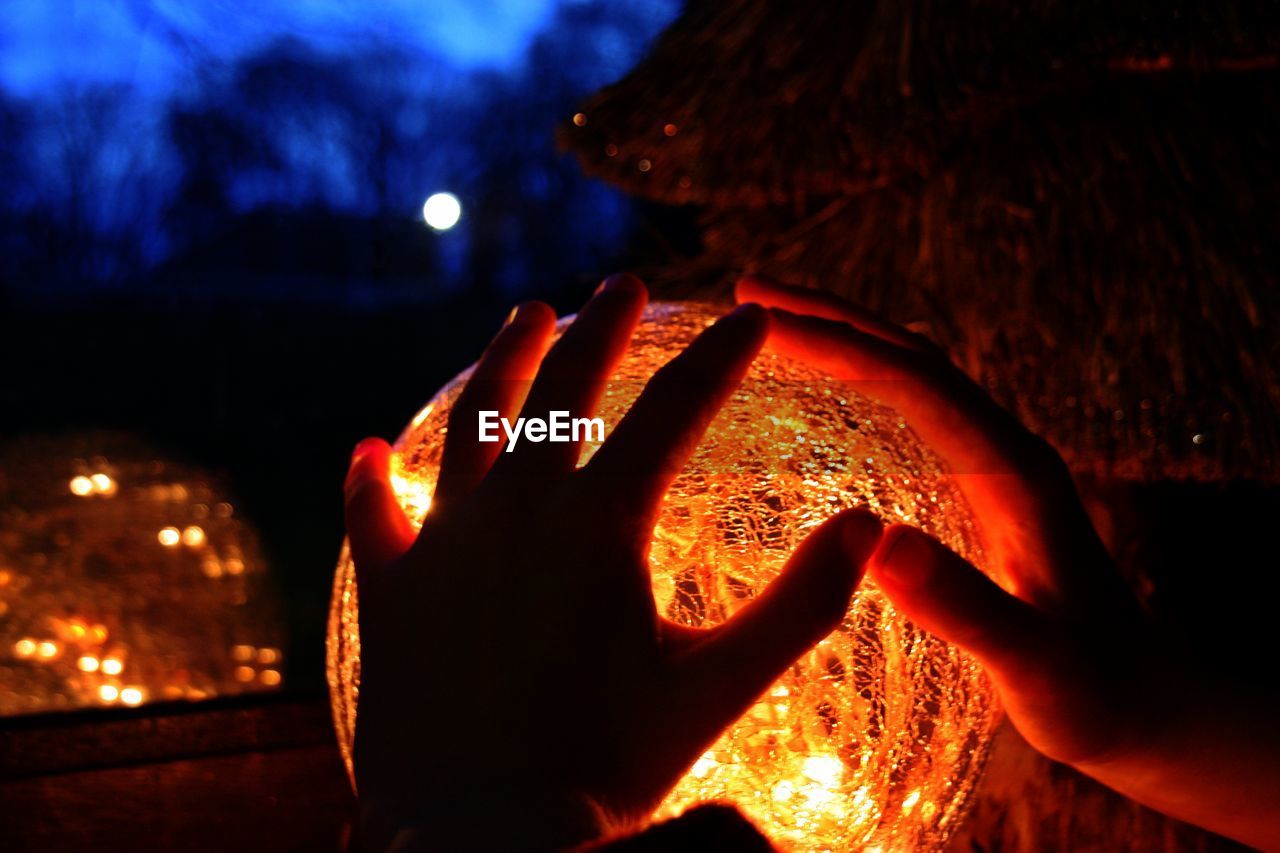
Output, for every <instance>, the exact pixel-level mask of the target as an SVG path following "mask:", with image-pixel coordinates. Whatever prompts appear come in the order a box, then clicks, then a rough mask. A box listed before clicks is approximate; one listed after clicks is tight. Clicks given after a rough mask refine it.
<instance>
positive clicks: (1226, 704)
mask: <svg viewBox="0 0 1280 853" xmlns="http://www.w3.org/2000/svg"><path fill="white" fill-rule="evenodd" d="M737 295H738V299H739V301H742V302H744V303H745V302H753V303H759V304H761V305H765V306H769V307H771V308H772V311H771V313H772V314H773V323H772V332H771V336H770V340H769V344H770V346H771V347H772V348H773V349H775V350H777V351H779V352H781V353H784V354H786V355H790V356H794V357H796V358H800V359H803V360H805V361H807V362H809V363H810V364H813V365H815V366H818V367H821V368H823V369H825V370H827V371H829V372H830V373H832V374H834V375H836V376H838V377H840V378H843V379H847V380H850V381H851V382H853V383H855V385H856V386H857V387H858V388H859V390H861V391H863V392H864V393H866V394H867V395H868V396H871V397H873V398H875V399H877V400H879V401H880V402H882V403H884V404H885V405H888V406H890V407H892V408H894V409H896V410H897V411H898V412H899V413H901V414H902V416H903V417H904V419H905V420H906V421H907V423H908V424H909V425H910V426H911V427H912V429H914V430H915V432H916V433H917V434H918V435H919V436H920V438H921V439H922V440H923V441H924V442H925V443H926V444H928V445H930V446H931V447H932V448H933V449H934V450H935V452H937V453H938V454H939V455H940V456H941V457H942V458H943V459H944V461H946V462H947V463H948V464H949V466H950V467H951V469H952V471H953V472H954V478H955V482H956V483H957V484H958V486H959V487H960V489H961V490H962V491H963V493H964V495H965V497H966V498H967V499H968V501H969V503H970V505H971V507H972V509H973V511H974V513H975V515H976V516H977V518H978V519H979V520H980V522H981V525H982V531H983V538H984V544H985V551H986V555H987V559H988V568H989V570H990V572H991V575H992V576H993V577H994V578H995V581H993V580H991V579H989V578H988V577H987V575H984V574H983V573H982V572H980V571H979V570H978V569H976V568H974V567H973V566H971V565H970V564H969V563H967V562H966V561H965V560H963V559H962V558H960V557H959V556H957V555H956V554H954V553H953V552H951V551H950V550H948V549H947V548H946V547H945V546H943V545H942V544H940V543H939V542H937V541H936V540H934V539H932V538H930V537H929V536H927V535H925V534H924V533H922V532H920V531H918V530H916V529H914V528H911V527H907V526H903V525H894V526H892V527H890V528H888V529H887V530H886V531H885V532H884V535H883V537H882V541H881V543H880V545H879V547H878V548H877V550H876V553H875V554H874V555H873V556H872V559H871V564H870V566H869V572H870V574H871V576H872V577H873V578H874V579H875V581H876V583H877V584H879V585H880V587H881V588H882V589H883V590H884V591H885V593H886V594H888V595H889V596H890V597H891V598H892V599H893V601H894V603H895V604H896V605H897V606H898V607H899V609H901V610H902V611H903V612H904V613H905V614H906V615H907V616H908V617H909V618H910V619H912V620H913V621H915V622H916V623H917V624H918V625H920V626H921V627H923V628H924V629H926V630H928V631H931V632H933V633H934V634H937V635H938V636H940V637H942V638H943V639H946V640H948V641H950V642H953V643H955V644H956V645H959V646H961V647H963V648H965V649H967V650H969V651H970V652H972V653H973V654H974V655H975V656H976V657H977V658H978V659H979V660H980V661H981V662H982V664H983V665H984V667H985V668H986V670H987V673H988V674H989V675H990V677H991V679H992V681H993V682H994V683H995V686H996V689H997V690H998V691H999V693H1000V697H1001V700H1002V702H1003V704H1004V707H1005V709H1006V710H1007V712H1008V715H1009V718H1010V719H1011V721H1012V722H1013V724H1014V725H1015V726H1016V727H1017V728H1018V730H1019V732H1021V733H1022V735H1023V736H1024V737H1025V738H1026V739H1027V741H1028V742H1030V743H1031V744H1032V746H1034V747H1036V748H1037V749H1039V750H1040V751H1041V752H1043V753H1044V754H1046V755H1048V756H1049V757H1050V758H1053V759H1056V760H1058V761H1062V762H1065V763H1068V764H1072V765H1074V766H1075V767H1077V768H1078V769H1080V770H1081V771H1083V772H1085V773H1087V774H1089V775H1090V776H1093V777H1095V778H1096V779H1098V780H1099V781H1101V782H1103V783H1104V784H1107V785H1109V786H1111V787H1113V788H1116V789H1117V790H1119V791H1121V792H1122V793H1125V794H1127V795H1129V796H1131V797H1133V798H1134V799H1137V800H1139V801H1140V802H1143V803H1145V804H1147V805H1149V806H1152V807H1153V808H1156V809H1159V810H1162V811H1165V812H1167V813H1169V814H1171V815H1173V816H1175V817H1179V818H1182V819H1184V820H1188V821H1191V822H1193V823H1198V824H1200V825H1202V826H1206V827H1208V828H1209V829H1213V830H1215V831H1217V832H1220V833H1223V834H1226V835H1231V836H1234V837H1236V838H1239V839H1241V840H1244V841H1246V842H1248V843H1252V844H1259V845H1262V846H1264V847H1280V826H1278V825H1277V823H1278V822H1277V820H1276V819H1275V817H1274V815H1276V814H1280V743H1278V742H1277V737H1276V734H1275V725H1274V710H1269V709H1266V708H1265V707H1263V703H1262V702H1260V701H1259V700H1258V699H1256V698H1255V697H1250V696H1247V695H1244V694H1243V693H1242V692H1239V691H1238V690H1237V689H1236V688H1234V687H1232V686H1230V685H1227V684H1225V683H1222V682H1221V681H1219V680H1217V679H1216V678H1215V676H1214V674H1213V673H1211V672H1209V671H1207V670H1205V669H1197V668H1196V666H1195V665H1194V664H1193V663H1192V661H1193V658H1192V656H1191V655H1190V654H1189V653H1187V652H1186V651H1185V650H1182V649H1180V648H1179V647H1178V645H1177V644H1176V642H1175V641H1174V640H1173V638H1171V637H1167V636H1162V635H1161V633H1160V632H1159V631H1158V630H1157V629H1156V628H1155V627H1154V625H1153V624H1152V623H1151V622H1150V621H1149V620H1148V618H1147V617H1146V615H1145V614H1144V612H1143V611H1142V610H1141V608H1140V607H1139V606H1138V604H1137V602H1136V600H1135V599H1134V597H1133V595H1132V593H1131V592H1130V590H1129V589H1128V588H1127V587H1126V585H1125V584H1124V583H1123V581H1122V580H1121V578H1120V576H1119V574H1118V572H1117V571H1116V569H1115V566H1114V565H1113V563H1112V560H1111V557H1110V555H1109V554H1108V553H1107V551H1106V549H1105V548H1104V547H1103V545H1102V543H1101V541H1100V540H1099V538H1098V536H1097V534H1096V532H1095V531H1094V528H1093V526H1092V524H1091V523H1090V521H1089V519H1088V516H1087V514H1086V513H1085V511H1084V509H1083V507H1082V506H1081V503H1080V501H1079V499H1078V497H1077V495H1076V492H1075V487H1074V484H1073V483H1072V480H1071V477H1070V474H1069V472H1068V470H1067V468H1066V465H1065V464H1064V463H1063V462H1062V460H1061V458H1060V457H1059V456H1058V454H1057V453H1056V452H1055V451H1054V450H1053V449H1052V447H1050V445H1049V444H1048V443H1046V442H1045V441H1043V440H1041V439H1040V438H1038V437H1037V436H1035V435H1033V434H1032V433H1030V432H1029V431H1027V430H1026V429H1025V428H1024V427H1023V426H1022V425H1021V424H1020V423H1019V422H1018V421H1017V420H1016V419H1015V418H1014V417H1013V416H1012V415H1010V414H1009V413H1008V412H1006V411H1004V410H1003V409H1001V408H1000V407H999V406H998V405H996V404H995V403H994V402H993V401H992V400H991V399H990V397H988V396H987V394H986V393H985V392H984V391H983V390H982V389H981V388H980V387H979V386H978V385H976V384H975V383H974V382H973V381H972V380H970V379H969V378H968V377H967V376H966V375H965V374H964V373H963V372H962V371H960V370H959V369H958V368H956V367H955V366H953V365H952V364H951V362H950V361H949V360H948V359H947V358H946V356H945V355H944V354H943V353H942V352H941V351H940V350H938V349H937V348H936V347H935V346H934V345H933V344H931V343H930V342H929V341H927V340H926V339H924V338H923V337H921V336H919V335H915V334H912V333H911V332H909V331H907V330H905V329H902V328H900V327H897V326H893V325H891V324H888V323H886V322H884V321H882V320H880V319H878V318H876V317H874V316H872V315H870V314H868V313H867V312H864V311H862V310H860V309H858V308H856V307H854V306H852V305H849V304H848V303H845V302H843V301H841V300H838V299H836V298H834V297H831V296H828V295H825V294H821V293H818V292H815V291H812V290H805V289H800V288H793V287H786V286H782V285H778V284H774V283H771V282H767V281H764V280H762V279H758V278H744V279H743V280H741V281H739V282H738V286H737Z"/></svg>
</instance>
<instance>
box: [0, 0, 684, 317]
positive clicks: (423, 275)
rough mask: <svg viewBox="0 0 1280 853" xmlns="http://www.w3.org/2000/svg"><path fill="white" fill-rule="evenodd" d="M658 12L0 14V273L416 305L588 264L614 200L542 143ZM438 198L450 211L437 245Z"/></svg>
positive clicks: (160, 2)
mask: <svg viewBox="0 0 1280 853" xmlns="http://www.w3.org/2000/svg"><path fill="white" fill-rule="evenodd" d="M678 8H679V0H646V1H645V2H641V0H634V2H611V0H378V2H358V3H357V2H351V0H205V2H179V0H115V2H110V0H4V2H3V3H2V4H0V181H3V186H0V280H7V281H8V282H10V284H9V285H8V286H9V287H10V288H12V289H13V290H14V292H17V293H23V294H27V295H31V294H44V295H52V294H56V293H57V292H58V291H59V290H63V291H76V290H83V289H86V288H87V289H98V290H102V289H104V288H105V289H109V290H115V291H130V290H133V291H138V290H145V289H146V288H148V287H150V288H153V289H154V288H158V287H164V288H165V289H166V292H170V291H171V290H172V287H171V283H172V281H173V280H175V279H180V280H181V281H184V282H189V281H194V280H198V279H199V278H200V275H194V274H193V273H201V274H204V273H207V275H206V276H205V277H207V278H210V279H215V278H216V279H217V280H218V281H219V282H224V283H220V284H218V285H217V287H218V288H219V289H220V290H221V291H223V293H222V294H221V295H222V296H225V297H227V298H235V299H241V298H255V297H256V296H260V295H263V294H270V293H271V292H273V291H279V292H283V291H284V290H285V289H287V288H288V287H290V286H293V285H289V284H288V282H296V281H299V280H302V279H305V278H308V277H311V278H314V277H315V276H316V275H324V276H327V277H328V280H330V282H331V283H330V285H328V288H327V289H324V288H309V289H308V290H307V291H306V292H307V294H308V296H309V297H310V296H311V295H312V294H315V293H324V294H328V296H327V297H326V298H335V299H351V298H357V297H353V296H351V294H353V293H359V294H365V295H367V294H368V293H369V292H372V291H378V292H384V293H387V292H393V291H394V292H395V293H396V294H399V295H398V296H397V297H396V298H403V295H404V294H405V293H418V294H427V295H424V296H423V297H422V298H434V297H432V296H430V295H429V294H435V295H440V294H446V293H450V292H457V291H458V290H459V289H460V288H481V289H483V290H486V291H491V292H501V293H506V294H510V295H520V293H521V292H522V291H523V292H527V291H530V290H532V289H534V288H536V287H537V286H539V285H538V282H539V281H544V280H549V279H554V278H555V277H557V276H558V277H560V278H564V277H565V276H568V275H570V274H572V273H574V272H581V271H583V270H589V269H593V268H594V267H595V266H596V265H597V264H600V263H602V262H603V259H605V258H608V257H611V256H614V255H616V254H617V253H618V252H620V251H622V250H623V248H624V246H625V244H626V241H627V239H628V234H629V233H630V222H631V218H630V217H631V209H632V208H631V203H630V201H629V200H627V199H626V198H624V197H623V196H622V195H621V194H620V193H618V192H616V191H615V190H613V189H612V188H610V187H606V186H604V185H602V184H599V183H597V182H593V181H588V180H586V179H585V178H583V177H582V176H581V174H580V172H579V171H578V169H577V166H576V164H574V163H573V162H572V160H571V158H566V157H563V156H561V155H560V154H559V153H558V152H557V151H556V149H555V145H554V140H553V129H554V127H555V125H556V124H557V123H558V122H561V121H563V120H565V119H566V118H567V117H568V115H570V114H571V113H572V111H573V108H574V107H575V106H576V105H577V104H578V103H580V102H581V100H582V98H584V97H585V96H587V95H588V94H590V93H591V92H592V91H594V90H596V89H598V88H599V87H600V86H602V85H605V84H607V83H609V82H612V81H613V80H616V79H617V78H619V77H620V76H622V75H623V74H625V73H626V71H627V70H628V69H629V68H631V67H632V66H633V65H634V64H635V63H636V62H637V61H638V60H639V58H640V57H641V56H643V54H644V51H645V50H646V49H647V46H648V44H649V43H650V42H651V41H652V39H653V38H654V37H655V36H656V35H657V34H658V33H659V32H660V31H661V29H662V28H663V27H664V26H665V25H666V24H667V23H668V22H670V20H671V19H672V18H673V17H674V16H675V14H676V13H677V12H678ZM440 191H448V192H451V193H454V194H456V195H457V197H458V198H459V199H460V200H461V203H462V210H463V213H462V219H461V220H460V221H459V223H458V225H457V227H455V228H453V229H450V230H449V231H448V232H447V233H431V232H429V229H426V228H425V226H424V224H423V222H422V213H421V211H422V205H423V202H424V200H425V199H426V198H427V197H428V196H430V195H431V194H433V193H435V192H440ZM415 221H416V223H417V226H419V227H418V228H417V230H413V229H412V228H411V227H410V224H411V223H412V222H415ZM335 235H337V237H340V238H341V239H342V240H344V241H346V242H344V243H343V244H342V248H341V250H340V251H339V250H338V249H334V248H333V247H334V246H335V243H336V237H335ZM316 247H322V248H325V249H328V250H330V254H329V255H328V256H326V257H327V260H325V261H323V262H321V261H319V260H315V258H316V257H317V253H316V252H315V251H313V250H314V249H315V248H316ZM495 258H497V259H498V260H496V261H495V260H493V259H495ZM228 259H230V260H228ZM290 259H293V260H290ZM233 261H234V263H238V264H241V266H239V267H235V268H234V269H228V268H226V264H229V263H232V262H233ZM308 263H310V264H311V266H307V264H308ZM218 264H222V265H223V266H221V267H217V265H218ZM291 264H293V266H291ZM214 267H217V268H216V269H215V268H214ZM241 273H244V274H243V275H242V274H241ZM162 282H163V283H162ZM225 282H232V283H229V284H228V283H225ZM243 282H251V284H245V283H243ZM371 282H372V283H371ZM388 282H391V283H390V284H389V283H388ZM476 282H480V283H479V284H476ZM192 286H193V287H196V286H197V285H192ZM3 287H4V285H0V290H2V289H3ZM237 287H239V288H240V289H241V291H240V292H236V290H235V288H237ZM379 289H381V290H379ZM358 298H361V299H363V298H365V296H360V297H358Z"/></svg>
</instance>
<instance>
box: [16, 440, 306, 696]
mask: <svg viewBox="0 0 1280 853" xmlns="http://www.w3.org/2000/svg"><path fill="white" fill-rule="evenodd" d="M197 522H198V523H197ZM208 560H214V561H217V564H218V565H219V566H220V567H221V566H228V567H230V566H231V565H234V566H235V567H236V569H235V570H234V571H232V570H231V569H230V568H228V570H227V571H226V572H225V573H218V574H216V575H211V574H210V573H209V572H207V571H205V570H204V566H205V562H206V561H208ZM281 615H282V614H281V607H280V604H279V602H278V600H277V599H276V596H275V594H274V588H273V587H272V585H271V584H270V583H269V582H268V578H267V570H266V563H265V561H264V559H263V556H262V552H261V548H260V545H259V542H258V537H257V534H256V532H255V531H254V529H253V528H252V527H251V526H250V525H249V524H248V523H247V522H246V521H245V520H244V519H242V518H240V517H238V516H237V514H236V511H235V507H234V505H233V503H232V502H231V501H230V500H229V499H228V497H227V496H226V495H225V494H223V493H222V492H221V490H220V489H219V487H218V486H217V485H216V483H215V482H214V480H213V479H212V478H211V477H210V476H209V475H208V474H207V473H206V472H203V471H201V470H199V469H198V468H195V467H193V466H190V465H186V464H182V463H179V462H175V461H173V460H170V459H166V458H164V457H162V456H161V455H159V454H157V453H156V452H154V451H153V450H152V449H151V448H149V447H147V446H146V445H145V444H143V443H141V442H138V441H136V440H134V439H131V438H129V437H127V436H119V435H113V434H89V435H87V436H82V437H72V438H32V439H23V440H18V441H15V442H12V443H10V444H7V445H4V446H0V616H2V617H3V618H0V716H4V715H11V714H24V713H34V712H39V711H48V710H56V709H60V708H75V707H80V706H87V705H117V704H118V705H123V706H136V705H142V704H145V703H147V702H151V701H157V700H174V699H203V698H206V697H209V696H216V695H225V694H230V693H241V692H244V691H247V690H270V689H276V688H278V687H279V686H280V685H281V683H282V681H283V677H282V675H281V672H282V667H283V665H284V655H283V652H282V651H281V647H282V646H283V640H284V629H283V621H282V619H281ZM241 648H248V649H251V652H250V657H252V659H253V661H252V663H251V664H250V665H248V666H247V668H248V669H250V670H251V672H250V676H249V678H247V679H241V678H240V677H239V673H238V670H237V667H238V666H241V665H242V663H241V661H240V659H239V657H238V651H237V650H239V649H241ZM259 662H261V664H263V665H261V666H260V665H259ZM266 664H269V666H266Z"/></svg>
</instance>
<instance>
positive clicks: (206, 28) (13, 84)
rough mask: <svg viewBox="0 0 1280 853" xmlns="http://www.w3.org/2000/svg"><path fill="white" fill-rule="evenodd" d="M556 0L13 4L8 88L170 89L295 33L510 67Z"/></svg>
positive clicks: (7, 19) (1, 42)
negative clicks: (210, 63) (203, 66)
mask: <svg viewBox="0 0 1280 853" xmlns="http://www.w3.org/2000/svg"><path fill="white" fill-rule="evenodd" d="M558 5H560V4H559V2H558V0H378V2H360V3H353V2H349V0H207V2H197V3H192V2H178V0H118V1H117V2H107V0H7V1H6V2H5V4H4V5H3V9H0V46H2V50H0V81H3V84H4V85H5V86H6V87H7V88H8V89H9V90H10V91H12V92H14V93H16V94H20V95H26V96H31V95H38V94H39V93H40V92H41V91H44V90H47V89H48V88H49V87H51V86H55V85H58V84H62V83H66V82H103V83H130V84H133V85H135V86H137V87H139V88H140V89H143V90H145V91H148V92H153V93H158V94H162V95H164V94H169V93H170V92H171V91H172V90H173V89H174V88H175V87H178V86H181V85H182V83H184V82H187V80H188V76H189V73H190V72H191V71H192V69H193V67H194V63H195V61H200V60H202V59H207V60H223V61H228V60H232V59H234V58H236V57H238V56H242V55H244V54H246V53H249V52H251V51H253V50H256V49H260V48H262V47H263V46H264V45H266V44H268V43H269V42H271V41H272V40H274V39H277V38H280V37H282V36H287V35H296V36H299V37H302V38H304V39H306V40H307V41H308V43H310V44H312V45H313V46H315V47H318V48H320V49H323V50H326V51H332V52H341V51H344V50H350V49H351V48H353V47H356V46H359V45H360V44H362V43H369V42H372V41H377V42H379V43H387V42H390V43H393V44H398V45H401V46H403V47H406V48H409V49H411V50H416V51H422V52H425V53H430V54H434V55H436V56H439V57H441V58H443V59H446V60H447V61H449V62H450V63H451V64H453V65H455V66H456V67H459V68H464V69H471V68H478V67H487V68H497V69H509V68H511V67H512V66H513V65H515V64H516V63H518V62H519V60H520V58H521V56H522V52H523V51H524V49H525V48H526V47H527V46H528V44H529V42H530V40H531V39H532V38H533V36H534V35H535V34H537V32H538V31H539V30H540V29H542V28H543V27H545V26H546V25H547V24H548V22H549V21H550V19H551V15H552V13H553V12H554V11H555V9H556V7H557V6H558Z"/></svg>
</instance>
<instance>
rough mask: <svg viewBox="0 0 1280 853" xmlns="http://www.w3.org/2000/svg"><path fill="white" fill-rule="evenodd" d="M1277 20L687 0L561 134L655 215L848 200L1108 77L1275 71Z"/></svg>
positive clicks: (1140, 5)
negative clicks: (683, 207)
mask: <svg viewBox="0 0 1280 853" xmlns="http://www.w3.org/2000/svg"><path fill="white" fill-rule="evenodd" d="M1278 25H1280V3H1277V2H1276V0H1261V1H1260V2H1259V0H1253V2H1248V1H1247V0H1235V1H1234V2H1229V3H1208V2H1188V0H1083V2H1067V0H1019V2H993V0H957V2H945V3H944V2H938V0H861V1H860V2H851V3H829V2H821V0H818V2H812V1H811V2H791V3H780V2H772V0H739V2H733V3H723V2H715V1H714V0H692V2H690V3H689V6H688V8H687V10H686V11H685V13H684V15H683V16H682V17H681V18H680V19H679V20H678V21H677V22H676V23H675V24H673V25H672V26H671V27H670V28H669V29H668V30H667V32H666V33H664V35H663V36H662V38H661V39H660V40H659V42H658V43H657V45H656V46H655V48H654V50H653V51H652V53H651V54H650V56H649V58H648V59H646V60H645V61H644V62H642V63H641V64H640V65H639V66H638V67H637V68H636V69H635V70H634V71H633V72H632V73H631V74H629V75H628V76H627V77H625V78H624V79H623V80H621V81H620V82H618V83H617V84H615V85H613V86H610V87H608V88H606V89H604V90H602V91H601V92H600V93H598V94H597V95H595V96H594V97H593V98H591V99H590V100H589V101H588V102H587V103H586V104H585V105H584V106H583V107H582V109H581V112H580V113H579V114H578V116H576V117H575V120H574V121H571V122H568V123H566V125H565V126H564V127H563V128H562V130H561V140H562V144H564V145H565V146H567V147H570V148H572V149H573V150H574V151H575V152H576V153H577V154H578V156H579V158H580V159H581V161H582V164H583V167H584V169H585V170H586V171H587V172H588V173H589V174H593V175H597V176H599V177H603V178H605V179H606V180H609V181H611V182H613V183H616V184H618V185H620V186H622V187H624V188H626V189H628V190H629V191H631V192H634V193H637V194H640V195H643V196H646V197H648V198H653V199H658V200H662V201H666V202H669V203H679V204H683V203H697V204H716V205H720V206H729V205H735V206H738V205H745V206H760V205H765V204H789V203H793V202H796V201H797V200H804V199H807V198H809V197H812V196H815V195H816V196H824V197H831V196H838V195H847V194H851V193H858V192H863V191H866V190H867V189H870V188H875V187H879V186H883V185H885V184H886V183H887V182H889V181H891V180H895V179H897V178H900V177H902V176H905V175H914V174H924V173H927V172H929V171H931V170H932V169H933V168H934V167H935V166H936V165H937V164H938V163H939V162H940V161H942V160H943V159H945V158H946V157H947V156H948V153H949V152H951V151H953V150H954V149H955V148H956V147H957V146H958V145H960V144H962V143H963V141H964V140H965V139H966V138H967V137H969V136H970V135H971V134H972V133H974V132H975V130H982V129H983V128H986V127H989V126H990V125H991V123H992V122H993V121H994V120H996V119H998V118H999V117H1000V116H1002V115H1005V114H1007V113H1008V112H1010V111H1013V110H1017V109H1019V108H1021V107H1022V106H1023V105H1025V104H1027V103H1028V102H1030V101H1033V100H1035V99H1037V98H1039V97H1041V96H1042V95H1044V94H1045V93H1046V92H1051V91H1055V90H1058V89H1062V88H1073V87H1081V86H1085V85H1089V84H1090V83H1092V82H1093V81H1095V80H1096V79H1097V76H1098V75H1099V74H1104V73H1106V71H1107V70H1108V69H1110V68H1128V69H1131V70H1138V71H1144V72H1157V71H1168V70H1171V69H1172V70H1176V69H1211V68H1229V67H1257V66H1268V65H1271V66H1274V64H1275V61H1276V52H1277V49H1280V26H1278Z"/></svg>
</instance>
